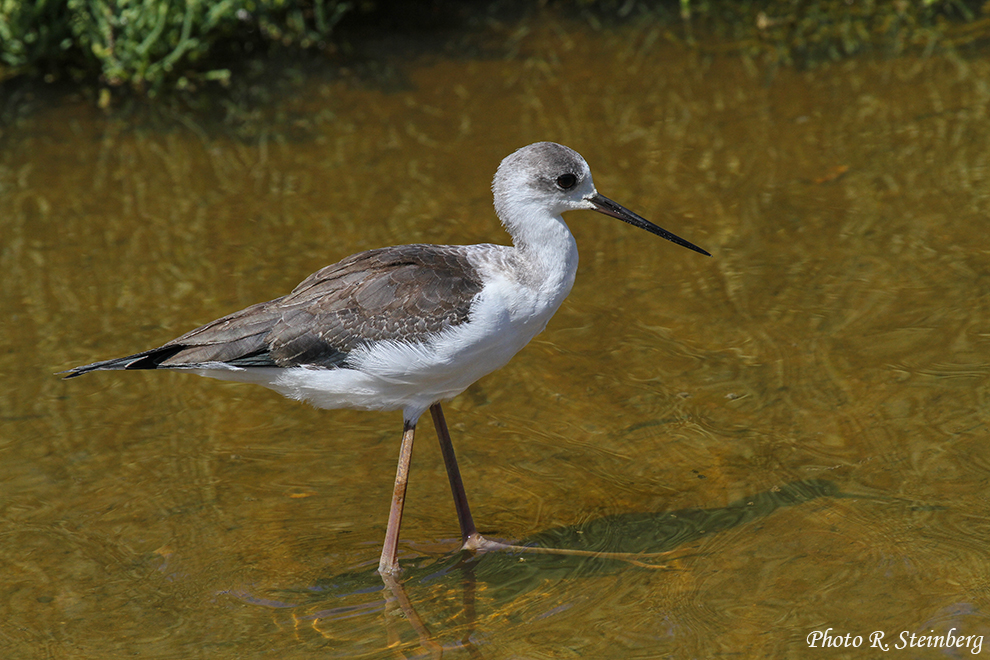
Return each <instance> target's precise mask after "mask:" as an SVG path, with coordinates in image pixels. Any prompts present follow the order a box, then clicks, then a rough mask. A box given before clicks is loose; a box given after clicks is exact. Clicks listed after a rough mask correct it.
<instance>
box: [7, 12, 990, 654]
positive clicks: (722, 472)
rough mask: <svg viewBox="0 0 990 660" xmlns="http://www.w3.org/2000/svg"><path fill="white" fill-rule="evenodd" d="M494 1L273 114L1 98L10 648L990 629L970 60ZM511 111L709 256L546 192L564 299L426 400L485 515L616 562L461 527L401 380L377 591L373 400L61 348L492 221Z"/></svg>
mask: <svg viewBox="0 0 990 660" xmlns="http://www.w3.org/2000/svg"><path fill="white" fill-rule="evenodd" d="M503 29H504V30H505V31H504V32H503V33H495V34H494V35H488V37H487V38H488V39H490V40H491V41H493V42H498V41H499V40H500V39H503V38H504V40H505V43H506V44H508V45H507V46H505V48H504V51H502V50H499V52H498V54H497V56H493V55H492V54H491V53H487V54H486V56H484V57H473V56H470V57H469V56H457V57H451V56H448V55H445V54H442V53H440V52H436V51H435V52H431V53H428V54H425V55H419V56H417V57H408V56H407V55H404V56H403V57H401V58H399V57H395V58H393V59H389V56H387V55H385V56H383V57H384V58H385V61H386V62H388V66H389V67H391V70H393V71H394V72H397V73H396V75H397V76H399V77H400V78H401V84H388V85H379V84H376V83H375V82H374V81H369V80H367V79H363V78H361V77H359V76H356V75H355V76H345V77H338V78H330V77H327V76H321V75H318V74H315V73H311V74H310V75H308V76H307V77H304V78H303V79H301V80H300V81H299V82H298V83H297V85H296V87H294V88H293V89H294V92H293V93H292V94H285V95H284V97H283V98H282V99H281V102H280V105H278V106H277V107H275V108H274V109H272V108H267V109H266V112H268V113H269V114H270V115H271V119H270V120H267V121H263V122H260V124H259V125H261V126H262V127H263V128H262V129H256V130H248V131H244V130H234V129H230V130H224V129H223V127H216V126H213V125H206V124H204V123H198V122H197V120H196V119H191V118H189V117H182V118H179V119H176V120H175V121H174V122H164V123H165V125H162V122H150V121H140V122H139V121H135V120H130V119H125V118H121V117H116V116H113V115H105V114H103V113H101V112H99V111H97V110H94V109H92V108H91V107H90V106H89V105H87V104H86V103H85V102H80V101H75V100H72V99H71V98H68V99H67V98H64V97H63V98H61V99H60V100H58V101H57V102H42V101H38V102H35V103H34V104H33V105H32V106H31V108H32V111H31V113H30V114H29V115H27V116H25V117H23V118H21V119H19V120H18V121H16V122H15V123H13V124H11V125H8V126H6V127H4V132H3V135H2V137H0V231H2V247H0V271H2V273H3V278H4V286H3V287H2V289H0V311H2V314H0V327H2V328H3V332H2V338H3V350H2V351H0V373H2V374H3V376H2V381H0V452H2V454H0V456H2V467H0V475H2V483H3V488H2V491H0V534H2V537H3V543H2V544H0V565H2V566H3V570H0V585H2V593H3V594H4V595H5V597H4V598H3V599H0V646H6V647H7V648H8V649H9V650H8V652H6V653H5V656H6V657H55V658H88V657H92V658H96V657H100V658H104V657H122V656H125V655H129V654H134V655H140V656H143V657H153V658H171V657H181V658H186V657H196V656H199V655H211V656H214V657H270V656H274V655H278V656H281V657H285V658H290V657H312V656H313V655H315V654H320V655H321V656H329V657H392V656H397V657H420V656H423V657H436V656H437V655H438V654H440V653H441V652H442V653H443V654H444V656H445V657H484V658H509V657H525V658H550V657H553V658H561V657H624V658H654V657H678V658H679V657H683V658H690V657H714V656H720V655H734V656H740V657H809V656H810V655H812V654H818V653H821V650H820V649H814V650H811V649H809V648H808V635H809V634H810V633H812V632H813V631H815V630H822V631H824V630H825V629H827V628H830V629H831V634H833V635H845V634H846V633H850V634H851V636H852V637H853V638H854V637H855V636H856V635H861V636H862V638H863V640H864V641H863V643H862V646H861V647H860V648H859V649H830V650H828V651H826V653H828V654H829V657H875V656H876V655H877V654H878V653H879V651H877V650H876V649H873V650H868V649H866V647H867V646H869V644H870V641H869V635H870V634H871V633H873V632H874V631H883V632H884V633H885V635H886V636H885V639H884V641H885V643H887V644H889V645H890V654H891V655H892V656H898V657H912V658H915V657H919V658H928V657H940V658H941V657H946V656H948V657H970V656H971V655H972V653H971V650H972V645H971V646H970V647H966V648H959V649H953V650H951V651H950V650H947V649H934V648H921V649H918V648H908V649H898V648H897V647H896V646H895V645H896V644H897V643H898V640H899V635H900V634H901V632H902V631H907V635H908V639H910V637H909V636H910V634H912V633H915V634H918V635H928V634H933V633H930V632H929V631H935V633H934V634H945V633H946V632H947V631H948V630H950V629H952V628H954V629H955V632H954V633H953V634H955V635H960V634H962V635H970V636H982V635H990V591H988V589H990V579H988V575H990V559H988V553H987V548H988V543H990V511H988V507H987V492H988V491H987V484H988V480H990V448H988V442H987V440H988V420H990V401H988V392H990V390H988V381H990V247H988V246H990V244H988V241H987V228H988V224H987V214H988V199H990V169H988V160H990V123H988V122H987V120H986V117H987V112H988V104H990V83H988V80H990V61H988V59H987V58H986V57H985V56H977V55H970V56H969V58H968V59H963V58H960V57H948V56H938V57H931V58H927V59H917V58H914V57H903V58H898V59H892V60H884V61H874V60H870V59H865V58H864V59H854V60H849V61H846V62H843V63H841V64H835V65H831V66H824V67H821V68H818V69H815V70H812V71H803V72H802V71H793V70H778V71H776V73H775V75H773V76H769V75H767V74H766V72H764V71H761V70H759V69H758V68H757V67H755V66H753V65H752V64H749V63H747V62H746V61H745V60H742V59H740V58H739V57H736V56H707V55H703V54H701V53H700V52H698V51H689V50H687V49H684V48H681V47H678V46H672V45H667V44H666V43H665V42H664V40H663V38H662V35H661V33H660V31H659V29H658V28H655V27H650V26H639V27H623V28H615V29H612V30H609V31H603V32H597V31H592V30H589V29H588V28H586V27H584V26H582V25H579V24H574V23H570V22H565V21H562V20H558V19H554V18H552V17H544V22H543V23H541V24H540V25H539V26H538V27H536V26H529V27H527V28H526V29H523V28H519V27H512V28H503ZM537 140H554V141H559V142H562V143H565V144H568V145H569V146H572V147H574V148H575V149H577V150H578V151H580V152H581V153H582V154H583V155H584V156H585V157H586V158H587V160H588V161H589V163H590V164H591V167H592V171H593V172H594V173H595V181H596V183H597V186H598V189H599V190H600V191H601V192H602V193H603V194H605V195H606V196H609V197H611V198H613V199H616V200H617V201H619V202H621V203H623V204H625V205H627V206H629V207H630V208H632V209H634V210H636V211H637V212H639V213H641V214H642V215H644V216H645V217H647V218H650V219H651V220H653V221H655V222H657V223H658V224H660V225H662V226H664V227H666V228H667V229H669V230H671V231H673V232H675V233H677V234H679V235H681V236H683V237H685V238H686V239H688V240H691V241H693V242H695V243H697V244H699V245H701V246H702V247H704V248H706V249H708V250H709V251H711V252H712V253H713V255H714V257H713V258H711V259H707V258H704V257H702V256H700V255H698V254H695V253H692V252H690V251H687V250H684V249H682V248H678V247H677V246H674V245H673V244H670V243H667V242H665V241H662V240H660V239H658V238H656V237H652V236H649V235H647V234H645V233H643V232H640V231H638V230H636V229H634V228H632V227H629V226H627V225H624V224H621V223H618V222H614V221H611V220H609V219H607V218H605V217H603V216H599V215H597V214H592V213H572V214H570V215H569V216H568V222H569V223H570V225H571V227H572V229H573V231H574V233H575V235H576V236H577V240H578V244H579V248H580V250H581V259H582V263H581V267H580V271H579V274H578V280H577V283H576V285H575V287H574V291H573V293H572V294H571V297H570V298H569V299H568V301H567V302H566V303H565V304H564V306H563V308H562V309H561V310H560V312H558V314H557V316H556V317H555V318H554V320H553V321H552V322H551V324H550V326H549V327H548V329H547V331H546V332H545V333H544V334H542V335H540V336H539V337H538V338H537V339H536V340H535V341H534V342H533V343H532V344H531V345H530V346H529V347H528V348H527V349H526V350H524V351H523V352H522V353H521V354H520V355H518V356H517V357H516V358H515V359H514V360H513V361H512V362H511V363H510V364H509V365H508V366H507V367H505V368H504V369H502V370H500V371H499V372H497V373H495V374H493V375H491V376H489V377H487V378H485V379H483V380H482V381H481V382H480V383H478V384H476V385H475V386H473V387H472V388H471V389H470V390H468V391H467V392H466V393H464V394H463V395H461V396H460V397H459V398H458V399H456V400H455V401H453V402H451V403H450V404H448V406H447V418H448V421H449V423H450V424H451V431H452V434H453V437H454V443H455V446H456V448H457V450H458V457H459V460H460V462H461V469H462V472H463V473H464V475H465V479H466V480H467V489H468V494H469V496H470V497H471V501H472V505H473V509H474V515H475V518H476V520H477V521H478V523H479V526H480V527H481V529H482V532H483V533H486V534H489V535H491V536H495V537H499V538H507V539H527V540H533V541H534V542H536V541H535V540H534V535H537V536H536V540H539V539H540V538H542V539H544V541H546V539H548V538H549V539H556V540H560V539H565V540H568V542H569V543H570V542H573V543H578V544H579V545H580V542H578V541H574V539H577V538H580V537H581V536H582V535H584V536H585V537H587V536H592V537H594V538H593V539H592V541H591V542H589V543H590V545H591V546H592V547H595V548H596V549H608V550H612V551H631V552H640V553H643V552H645V553H647V554H646V555H641V559H642V561H638V562H626V561H602V560H595V561H582V560H579V559H575V558H573V557H568V558H558V559H559V561H554V558H553V557H547V556H542V555H539V556H538V555H532V556H530V555H506V556H491V557H485V558H483V559H482V560H481V561H477V562H466V563H465V562H463V561H460V560H459V559H458V558H457V557H456V556H455V555H453V554H451V553H452V551H453V550H454V548H455V547H456V541H455V537H456V536H457V529H456V518H455V517H454V512H453V507H452V505H451V503H450V501H449V497H450V496H449V491H448V488H447V484H446V479H445V478H444V472H443V466H442V462H441V459H440V455H439V451H438V450H437V448H436V446H435V441H434V440H433V439H432V437H431V436H432V431H431V430H430V429H429V422H428V421H425V420H424V423H423V425H422V427H421V428H422V431H421V433H420V440H419V443H418V444H417V447H416V454H415V457H414V463H413V469H412V475H411V485H410V493H409V502H408V505H407V508H406V518H405V524H404V526H403V533H402V539H403V542H402V546H401V549H402V552H403V556H404V561H405V563H406V565H407V566H408V567H409V570H408V572H407V574H406V578H405V583H404V588H402V589H397V590H394V591H383V587H382V585H381V583H380V581H378V579H377V577H376V576H375V575H374V573H373V570H374V568H375V567H376V565H377V561H378V552H379V547H380V543H381V539H382V536H383V534H384V524H385V517H386V515H385V514H386V512H387V507H388V502H389V497H390V492H391V483H392V479H393V476H394V466H395V458H396V456H397V453H398V440H399V435H400V431H401V420H400V417H399V415H397V414H373V413H360V412H353V411H333V412H328V411H316V410H313V409H310V408H308V407H306V406H303V405H300V404H296V403H293V402H290V401H286V400H284V399H282V398H280V397H279V396H277V395H276V394H274V393H271V392H268V391H266V390H264V389H261V388H255V387H251V386H245V385H233V384H228V383H219V382H212V381H208V380H206V379H200V378H195V377H192V376H190V375H185V374H173V373H130V374H121V373H110V374H95V375H92V376H88V377H87V378H85V379H77V380H72V381H68V382H66V381H62V380H60V379H58V378H57V377H55V376H53V375H52V374H53V372H56V371H60V370H62V369H66V368H68V367H71V366H74V365H77V364H83V363H87V362H91V361H94V360H97V359H102V358H107V357H115V356H118V355H123V354H128V353H131V352H134V351H136V350H140V349H144V348H148V347H151V346H155V345H158V344H160V343H163V342H164V341H166V340H168V339H171V338H172V337H174V336H176V335H178V334H180V333H182V332H185V331H186V330H188V329H190V328H191V327H193V326H195V325H197V324H200V323H203V322H206V321H209V320H211V319H213V318H215V317H217V316H220V315H222V314H225V313H227V312H230V311H233V310H235V309H238V308H240V307H243V306H246V305H248V304H251V303H254V302H258V301H260V300H265V299H269V298H273V297H275V296H278V295H281V294H282V293H285V292H286V291H288V290H289V289H290V288H291V287H292V286H294V285H295V284H296V283H297V282H298V281H300V280H301V279H302V278H303V277H304V276H305V275H307V274H308V273H310V272H312V271H314V270H316V269H317V268H319V267H321V266H323V265H325V264H327V263H331V262H333V261H335V260H337V259H339V258H341V257H343V256H346V255H347V254H350V253H352V252H356V251H358V250H362V249H368V248H371V247H376V246H380V245H387V244H394V243H397V242H437V243H474V242H504V241H505V240H506V237H505V235H504V233H503V232H502V231H501V229H500V228H499V226H498V223H497V221H496V220H495V218H494V215H493V213H492V211H491V196H490V191H489V182H490V178H491V175H492V174H493V173H494V170H495V167H496V166H497V164H498V162H499V160H500V159H501V158H502V157H503V156H504V155H506V154H507V153H509V152H510V151H512V150H513V149H515V148H517V147H519V146H522V145H524V144H527V143H529V142H533V141H537ZM809 484H810V485H809ZM747 507H752V509H753V510H752V512H748V511H747V510H746V509H747ZM671 520H677V521H682V524H680V523H679V524H673V523H671ZM541 533H543V534H544V536H543V537H540V536H538V535H539V534H541ZM546 542H550V541H546ZM572 547H573V546H572ZM404 599H407V600H408V602H406V601H405V600H404ZM973 643H975V638H974V640H973ZM981 650H982V649H981ZM983 652H990V651H983Z"/></svg>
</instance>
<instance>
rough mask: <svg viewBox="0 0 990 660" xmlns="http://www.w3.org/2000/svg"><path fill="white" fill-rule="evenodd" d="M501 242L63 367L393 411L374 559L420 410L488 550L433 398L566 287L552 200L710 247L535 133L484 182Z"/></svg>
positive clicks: (386, 551)
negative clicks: (392, 450) (211, 382)
mask: <svg viewBox="0 0 990 660" xmlns="http://www.w3.org/2000/svg"><path fill="white" fill-rule="evenodd" d="M492 191H493V193H494V196H495V211H496V213H497V214H498V217H499V218H500V219H501V221H502V224H503V225H504V226H505V228H506V230H508V232H509V234H510V235H511V236H512V242H513V246H512V247H509V246H505V245H489V244H485V245H399V246H395V247H386V248H381V249H378V250H369V251H367V252H361V253H358V254H355V255H352V256H350V257H347V258H346V259H343V260H342V261H340V262H338V263H336V264H333V265H331V266H327V267H326V268H323V269H322V270H319V271H317V272H315V273H313V274H312V275H310V276H309V277H307V278H306V279H305V280H303V282H302V283H301V284H300V285H299V286H297V287H296V288H295V289H293V290H292V292H291V293H290V294H288V295H286V296H283V297H281V298H276V299H275V300H271V301H269V302H264V303H259V304H257V305H252V306H251V307H248V308H246V309H243V310H241V311H239V312H234V313H233V314H230V315H228V316H225V317H223V318H221V319H217V320H216V321H213V322H212V323H207V324H206V325H204V326H202V327H200V328H196V329H195V330H193V331H191V332H188V333H186V334H184V335H182V336H181V337H179V338H177V339H173V340H172V341H170V342H168V343H167V344H164V345H163V346H160V347H158V348H153V349H151V350H149V351H143V352H141V353H136V354H134V355H129V356H127V357H123V358H117V359H114V360H106V361H103V362H95V363H93V364H87V365H85V366H80V367H75V368H73V369H70V370H68V371H67V372H65V373H67V374H68V375H67V376H66V378H73V377H75V376H80V375H82V374H85V373H88V372H90V371H97V370H101V369H181V370H186V371H191V372H193V373H197V374H199V375H201V376H209V377H211V378H219V379H221V380H234V381H243V382H249V383H257V384H259V385H264V386H265V387H270V388H271V389H273V390H276V391H277V392H280V393H281V394H283V395H285V396H287V397H289V398H292V399H299V400H302V401H308V402H309V403H311V404H313V405H314V406H316V407H317V408H328V409H333V408H359V409H364V410H402V414H403V420H404V426H403V433H402V443H401V448H400V452H399V466H398V470H397V472H396V477H395V487H394V490H393V494H392V506H391V509H390V511H389V518H388V527H387V529H386V533H385V543H384V547H383V548H382V555H381V561H380V563H379V567H378V570H379V572H381V573H382V574H395V573H397V572H398V571H399V564H398V559H397V544H398V540H399V525H400V523H401V521H402V508H403V504H404V501H405V494H406V483H407V479H408V474H409V463H410V459H411V457H412V445H413V437H414V434H415V430H416V422H417V421H418V420H419V418H420V416H421V415H422V414H423V413H424V412H426V410H427V409H430V412H431V414H432V416H433V421H434V425H435V426H436V430H437V436H438V437H439V440H440V447H441V450H442V453H443V459H444V463H445V465H446V467H447V476H448V478H449V480H450V487H451V491H452V492H453V495H454V503H455V506H456V509H457V517H458V521H459V523H460V527H461V538H462V541H463V547H464V548H465V549H469V550H478V549H484V548H486V547H500V544H497V543H494V542H490V541H487V540H486V539H484V538H483V537H482V536H481V535H480V534H479V533H478V531H477V529H476V528H475V525H474V521H473V519H472V517H471V511H470V509H469V507H468V502H467V497H466V495H465V493H464V486H463V484H462V482H461V477H460V472H459V470H458V468H457V460H456V459H455V457H454V448H453V445H452V444H451V442H450V435H449V433H448V431H447V424H446V422H445V421H444V417H443V410H442V409H441V407H440V404H441V402H442V401H446V400H448V399H451V398H453V397H454V396H456V395H458V394H460V393H461V392H463V391H464V390H465V389H466V388H467V387H468V386H469V385H470V384H471V383H473V382H475V381H476V380H478V379H479V378H481V377H482V376H484V375H486V374H488V373H491V372H492V371H494V370H496V369H498V368H499V367H501V366H503V365H504V364H505V363H506V362H508V361H509V359H510V358H511V357H512V356H513V355H515V354H516V353H517V352H519V350H520V349H522V347H523V346H525V345H526V344H528V343H529V341H530V340H531V339H532V338H533V337H535V336H536V335H537V334H539V333H540V332H541V331H542V330H543V329H544V328H545V327H546V325H547V322H548V321H549V320H550V317H551V316H553V314H554V312H556V311H557V308H558V307H560V304H561V303H562V302H563V300H564V298H565V297H566V296H567V294H568V293H569V292H570V290H571V285H573V284H574V275H575V273H576V272H577V264H578V251H577V245H576V244H575V242H574V237H573V236H572V235H571V232H570V230H569V229H568V228H567V224H566V223H565V222H564V219H563V218H562V217H561V214H562V213H563V212H564V211H572V210H578V209H590V210H594V211H599V212H601V213H604V214H605V215H610V216H612V217H614V218H618V219H619V220H622V221H624V222H628V223H629V224H631V225H634V226H636V227H640V228H642V229H645V230H647V231H649V232H652V233H654V234H656V235H657V236H661V237H663V238H666V239H667V240H669V241H673V242H674V243H677V244H678V245H682V246H684V247H686V248H690V249H691V250H694V251H695V252H700V253H701V254H704V255H707V256H711V255H709V254H708V252H706V251H704V250H702V249H701V248H699V247H697V246H696V245H693V244H692V243H689V242H687V241H685V240H684V239H682V238H679V237H677V236H675V235H673V234H671V233H670V232H668V231H666V230H665V229H661V228H660V227H658V226H656V225H654V224H653V223H651V222H649V221H648V220H645V219H644V218H642V217H640V216H638V215H636V214H635V213H633V212H632V211H629V210H628V209H626V208H624V207H622V206H621V205H619V204H616V203H615V202H613V201H612V200H610V199H607V198H606V197H603V196H602V195H600V194H598V191H597V190H596V189H595V185H594V183H593V182H592V179H591V171H590V170H589V169H588V164H587V163H586V162H585V161H584V158H582V157H581V155H580V154H578V153H577V152H576V151H573V150H572V149H569V148H567V147H565V146H562V145H559V144H554V143H552V142H538V143H536V144H531V145H529V146H527V147H523V148H522V149H519V150H518V151H516V152H515V153H513V154H511V155H509V156H508V157H506V158H505V159H504V160H503V161H502V163H501V164H500V165H499V167H498V171H497V172H496V174H495V180H494V181H493V183H492Z"/></svg>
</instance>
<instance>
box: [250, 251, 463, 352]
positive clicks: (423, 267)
mask: <svg viewBox="0 0 990 660" xmlns="http://www.w3.org/2000/svg"><path fill="white" fill-rule="evenodd" d="M481 288H482V283H481V278H480V276H479V274H478V273H477V272H476V271H475V270H474V268H473V267H472V266H471V264H470V263H469V262H468V260H467V258H466V256H465V249H464V248H458V247H451V246H442V245H402V246H396V247H390V248H382V249H379V250H371V251H369V252H362V253H360V254H356V255H354V256H353V257H348V258H347V259H344V260H343V261H341V262H339V263H337V264H334V265H332V266H327V267H326V268H324V269H322V270H320V271H318V272H316V273H314V274H313V275H311V276H310V277H308V278H307V279H306V280H305V281H304V282H303V283H302V284H300V285H299V286H298V287H296V288H295V289H294V290H293V291H292V293H290V294H289V295H288V296H285V297H284V298H282V299H281V300H280V301H279V309H280V311H281V314H280V318H279V320H278V322H277V323H276V324H275V325H274V327H273V328H272V330H271V332H270V333H269V334H268V336H267V338H266V341H267V343H268V345H269V353H270V355H271V357H272V360H273V361H274V362H275V363H276V364H277V365H278V366H283V367H287V366H294V365H298V364H308V365H318V366H326V367H330V366H337V365H340V364H343V363H345V362H346V356H347V354H348V353H350V352H351V351H353V350H354V349H355V348H357V347H359V346H363V345H368V344H373V343H374V342H376V341H382V340H395V341H410V342H416V341H425V340H426V339H428V338H429V337H430V336H431V335H434V334H436V333H438V332H441V331H442V330H444V329H446V328H449V327H451V326H454V325H458V324H460V323H464V322H465V321H467V319H468V312H469V311H470V308H471V302H472V300H473V299H474V297H475V295H477V293H478V292H479V291H481Z"/></svg>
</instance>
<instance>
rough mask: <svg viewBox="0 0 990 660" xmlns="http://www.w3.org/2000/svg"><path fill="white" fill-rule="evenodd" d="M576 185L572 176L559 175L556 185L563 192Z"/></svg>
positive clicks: (575, 180)
mask: <svg viewBox="0 0 990 660" xmlns="http://www.w3.org/2000/svg"><path fill="white" fill-rule="evenodd" d="M575 183H577V177H576V176H574V175H573V174H561V175H560V176H558V177H557V185H558V186H559V187H561V188H563V189H564V190H569V189H571V188H573V187H574V184H575Z"/></svg>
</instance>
